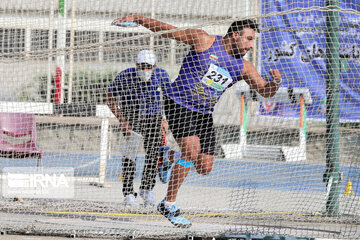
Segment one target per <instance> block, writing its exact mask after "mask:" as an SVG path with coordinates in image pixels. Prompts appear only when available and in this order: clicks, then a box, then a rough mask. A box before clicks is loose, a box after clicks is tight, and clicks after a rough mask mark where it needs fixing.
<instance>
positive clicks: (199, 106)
mask: <svg viewBox="0 0 360 240" xmlns="http://www.w3.org/2000/svg"><path fill="white" fill-rule="evenodd" d="M243 68H244V64H243V59H242V58H240V59H236V58H234V57H232V56H231V55H229V54H228V53H227V52H226V51H225V49H224V48H223V46H222V44H221V36H216V40H215V42H214V44H213V45H212V46H211V47H210V48H209V49H207V50H206V51H203V52H200V53H198V52H195V51H193V50H192V51H190V52H189V53H188V54H187V56H186V57H185V58H184V60H183V63H182V66H181V69H180V72H179V76H178V77H177V79H176V80H175V81H174V82H173V83H172V84H171V86H170V88H167V89H166V90H165V91H164V94H165V95H166V96H168V97H170V98H172V99H173V100H174V101H175V102H176V103H178V104H180V105H181V106H184V107H187V108H188V109H190V110H193V111H196V112H202V113H212V112H213V110H214V106H215V104H216V103H217V102H218V101H219V99H220V96H221V95H222V94H223V93H224V92H225V90H226V89H227V88H229V87H231V86H232V85H234V84H235V83H236V82H238V81H239V80H241V74H242V71H243Z"/></svg>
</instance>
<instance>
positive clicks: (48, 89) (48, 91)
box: [46, 1, 54, 103]
mask: <svg viewBox="0 0 360 240" xmlns="http://www.w3.org/2000/svg"><path fill="white" fill-rule="evenodd" d="M53 24H54V1H50V16H49V40H48V44H49V50H51V49H52V48H53V34H54V31H53V29H54V27H53ZM51 65H52V52H51V51H49V56H48V73H47V86H46V102H47V103H50V102H51V72H52V66H51Z"/></svg>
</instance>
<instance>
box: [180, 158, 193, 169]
mask: <svg viewBox="0 0 360 240" xmlns="http://www.w3.org/2000/svg"><path fill="white" fill-rule="evenodd" d="M176 164H179V165H181V166H183V167H185V168H191V167H192V166H194V163H193V162H188V161H185V160H184V159H182V158H180V159H179V160H177V161H176Z"/></svg>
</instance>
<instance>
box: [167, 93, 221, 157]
mask: <svg viewBox="0 0 360 240" xmlns="http://www.w3.org/2000/svg"><path fill="white" fill-rule="evenodd" d="M164 100H165V107H164V109H165V115H166V119H167V121H168V123H169V128H170V130H171V132H172V134H173V136H174V138H175V139H180V138H186V137H191V136H198V137H199V139H200V144H201V153H202V154H207V155H214V154H215V141H216V137H215V129H214V121H213V117H212V114H208V113H199V112H195V111H191V110H190V109H188V108H186V107H183V106H181V105H179V104H177V103H176V102H174V100H172V99H171V98H169V97H167V96H164Z"/></svg>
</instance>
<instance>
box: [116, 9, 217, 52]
mask: <svg viewBox="0 0 360 240" xmlns="http://www.w3.org/2000/svg"><path fill="white" fill-rule="evenodd" d="M113 22H116V23H122V22H136V23H138V24H140V25H142V26H144V27H146V28H147V29H149V30H150V31H152V32H161V31H169V32H167V33H164V34H162V35H161V36H162V37H164V38H170V39H174V40H177V41H180V42H183V43H185V44H188V45H191V46H192V47H193V49H194V50H195V51H197V52H202V51H205V50H207V49H208V48H209V47H210V46H211V45H212V43H213V42H214V40H215V36H211V35H209V34H208V33H207V32H205V31H204V30H201V29H184V30H179V31H171V30H174V29H177V27H175V26H172V25H170V24H167V23H164V22H161V21H158V20H155V19H152V18H147V17H143V16H140V15H137V14H133V15H129V16H126V17H123V18H117V19H115V20H114V21H113Z"/></svg>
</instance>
